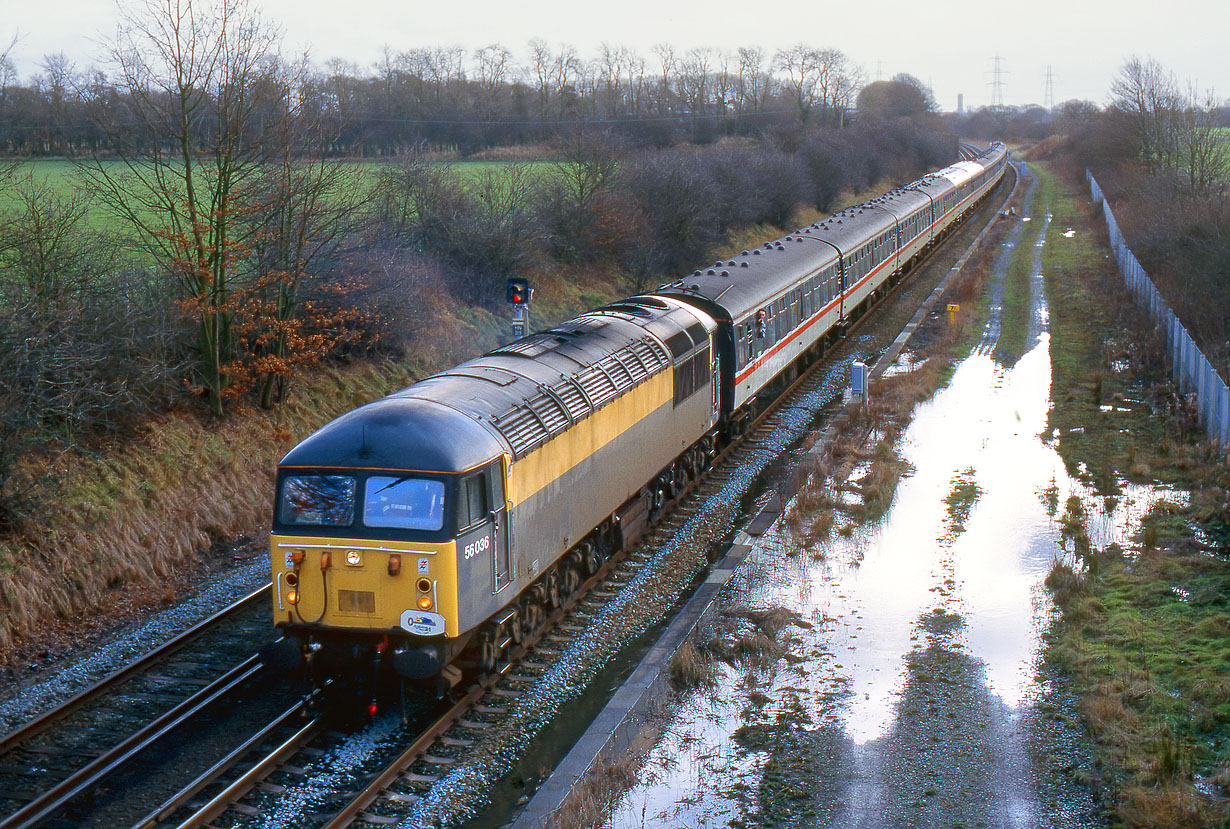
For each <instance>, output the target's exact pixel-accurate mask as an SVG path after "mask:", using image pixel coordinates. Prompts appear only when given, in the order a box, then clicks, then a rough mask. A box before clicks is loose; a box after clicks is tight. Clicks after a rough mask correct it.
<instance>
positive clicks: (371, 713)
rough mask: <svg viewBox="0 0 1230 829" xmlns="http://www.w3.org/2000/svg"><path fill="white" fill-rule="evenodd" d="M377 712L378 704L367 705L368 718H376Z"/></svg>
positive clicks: (370, 703)
mask: <svg viewBox="0 0 1230 829" xmlns="http://www.w3.org/2000/svg"><path fill="white" fill-rule="evenodd" d="M376 711H377V708H376V703H374V702H369V703H368V704H367V716H369V717H374V716H376Z"/></svg>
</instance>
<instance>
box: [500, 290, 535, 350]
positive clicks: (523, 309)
mask: <svg viewBox="0 0 1230 829" xmlns="http://www.w3.org/2000/svg"><path fill="white" fill-rule="evenodd" d="M533 293H534V291H533V290H532V289H531V288H530V281H529V280H528V279H521V278H519V277H514V278H513V279H509V280H508V281H507V282H505V283H504V297H505V299H507V300H508V304H509V305H511V306H512V333H513V338H514V339H516V338H518V337H524V336H525V335H526V334H528V333H529V330H530V310H529V308H530V297H531V296H533Z"/></svg>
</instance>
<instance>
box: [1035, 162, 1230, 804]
mask: <svg viewBox="0 0 1230 829" xmlns="http://www.w3.org/2000/svg"><path fill="white" fill-rule="evenodd" d="M1038 173H1039V175H1040V176H1041V177H1043V180H1044V181H1049V183H1050V184H1051V185H1052V187H1053V193H1054V195H1053V198H1052V201H1051V209H1052V212H1053V214H1054V217H1053V219H1052V222H1051V228H1050V231H1049V233H1048V238H1047V245H1046V248H1045V250H1044V254H1043V266H1044V272H1045V277H1046V285H1047V291H1048V295H1049V299H1050V308H1051V320H1050V324H1051V330H1052V336H1053V341H1054V347H1052V349H1051V360H1052V371H1053V386H1052V398H1053V401H1054V407H1053V408H1052V411H1051V416H1050V424H1051V427H1052V428H1053V429H1056V430H1058V433H1059V435H1060V440H1059V452H1060V454H1061V456H1062V457H1063V459H1064V462H1065V465H1066V466H1067V468H1068V470H1069V472H1070V473H1071V474H1073V475H1074V476H1078V477H1080V478H1082V479H1083V480H1085V481H1086V482H1087V483H1089V484H1090V485H1092V486H1093V487H1095V488H1096V490H1097V491H1098V492H1099V493H1100V494H1102V495H1103V496H1105V497H1121V496H1122V493H1123V489H1124V485H1125V484H1126V483H1128V482H1136V483H1142V484H1144V483H1149V484H1158V485H1161V486H1163V487H1170V488H1174V489H1177V490H1185V491H1187V492H1189V493H1190V503H1189V504H1188V505H1186V506H1180V505H1179V503H1178V502H1179V501H1182V500H1185V499H1182V498H1176V499H1175V500H1174V501H1167V500H1163V501H1160V502H1158V504H1157V505H1156V506H1155V507H1154V508H1153V510H1152V511H1151V512H1150V514H1149V515H1148V516H1146V518H1145V520H1144V522H1143V524H1142V527H1141V530H1140V532H1139V533H1138V535H1137V536H1136V538H1135V543H1134V544H1133V545H1132V549H1130V550H1127V551H1124V550H1121V549H1119V548H1118V547H1117V546H1113V545H1112V546H1111V547H1108V548H1107V549H1104V550H1099V549H1095V548H1093V547H1092V546H1091V545H1090V543H1089V540H1088V539H1089V535H1090V534H1089V533H1088V532H1087V531H1086V529H1085V527H1084V522H1085V521H1087V515H1086V513H1085V510H1083V508H1082V507H1081V505H1080V504H1079V503H1077V504H1072V503H1068V504H1067V508H1066V509H1065V511H1064V513H1063V515H1062V517H1061V519H1060V524H1061V529H1062V531H1063V535H1064V537H1065V539H1066V540H1069V541H1071V542H1072V546H1073V549H1074V551H1075V553H1076V558H1075V559H1073V560H1071V561H1068V560H1066V559H1065V560H1064V561H1062V562H1059V563H1057V564H1056V566H1055V567H1054V568H1053V569H1052V572H1051V574H1050V576H1049V578H1048V579H1047V585H1048V587H1049V588H1050V589H1051V591H1052V594H1053V595H1054V597H1055V599H1056V602H1057V603H1058V605H1059V607H1060V608H1061V610H1062V616H1061V618H1060V619H1059V621H1058V622H1057V624H1056V625H1055V626H1054V627H1053V628H1052V630H1051V632H1050V634H1049V635H1048V639H1047V659H1048V661H1050V662H1051V663H1052V664H1054V665H1057V666H1059V668H1060V669H1061V670H1063V671H1064V672H1065V673H1066V674H1068V675H1069V676H1070V677H1071V680H1072V682H1073V684H1074V686H1075V689H1076V691H1077V692H1078V693H1079V694H1080V696H1081V697H1082V698H1083V701H1084V713H1085V719H1086V725H1087V727H1088V730H1089V732H1090V734H1091V736H1092V737H1093V739H1094V751H1095V757H1094V760H1093V763H1092V765H1091V766H1090V767H1089V768H1087V769H1084V770H1083V773H1084V775H1085V776H1086V777H1087V779H1088V781H1089V782H1091V783H1092V784H1094V785H1095V788H1097V789H1099V790H1100V793H1101V795H1102V799H1103V801H1104V803H1105V805H1106V806H1107V808H1108V809H1109V810H1110V812H1111V814H1112V816H1113V819H1114V820H1115V821H1116V822H1118V823H1121V824H1124V825H1129V826H1157V827H1168V826H1174V827H1178V826H1226V825H1230V802H1228V801H1227V800H1226V799H1225V796H1226V794H1227V793H1228V792H1230V675H1228V674H1227V671H1226V666H1227V665H1230V568H1227V566H1226V554H1227V546H1226V543H1225V538H1226V524H1227V517H1228V516H1227V500H1226V491H1227V489H1228V488H1230V466H1227V463H1226V462H1225V461H1224V460H1221V461H1219V460H1217V459H1216V458H1215V456H1214V454H1213V452H1212V451H1211V449H1210V447H1209V446H1208V445H1207V444H1204V443H1202V442H1201V441H1200V440H1199V439H1198V438H1197V436H1196V435H1194V434H1193V433H1191V432H1190V430H1189V429H1188V428H1187V424H1185V422H1184V421H1183V417H1182V412H1181V411H1178V410H1173V409H1171V407H1170V406H1169V404H1168V401H1171V400H1173V399H1174V393H1173V390H1172V389H1171V388H1170V385H1169V382H1168V380H1167V378H1166V375H1165V373H1164V370H1165V367H1164V365H1163V362H1162V359H1161V354H1160V351H1159V350H1158V346H1157V343H1156V340H1155V339H1154V338H1153V334H1152V331H1151V326H1149V325H1148V323H1147V321H1146V320H1145V319H1143V318H1142V317H1141V315H1140V314H1139V313H1138V312H1137V311H1136V309H1135V308H1134V307H1132V306H1131V305H1130V304H1129V302H1128V301H1127V298H1126V294H1125V291H1124V289H1123V286H1122V281H1121V279H1120V277H1119V275H1118V273H1117V271H1116V270H1115V269H1114V265H1113V262H1112V261H1110V260H1109V258H1108V256H1107V254H1106V246H1105V238H1104V237H1105V233H1104V230H1102V229H1100V225H1099V223H1098V222H1097V219H1096V214H1095V212H1094V210H1093V208H1092V207H1091V206H1090V205H1089V204H1088V203H1087V201H1086V199H1085V198H1084V194H1083V191H1080V190H1078V189H1077V185H1075V184H1072V183H1068V182H1065V181H1062V180H1060V179H1058V178H1057V177H1056V176H1055V175H1054V174H1052V173H1051V172H1049V171H1048V170H1046V169H1045V168H1043V169H1039V170H1038ZM1078 500H1079V499H1078Z"/></svg>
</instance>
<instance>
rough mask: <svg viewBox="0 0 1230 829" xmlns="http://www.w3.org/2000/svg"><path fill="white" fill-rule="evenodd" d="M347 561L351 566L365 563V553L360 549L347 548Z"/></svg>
mask: <svg viewBox="0 0 1230 829" xmlns="http://www.w3.org/2000/svg"><path fill="white" fill-rule="evenodd" d="M346 563H347V564H349V565H350V566H351V567H358V566H359V565H360V564H362V563H363V554H362V553H360V552H359V551H358V550H347V551H346Z"/></svg>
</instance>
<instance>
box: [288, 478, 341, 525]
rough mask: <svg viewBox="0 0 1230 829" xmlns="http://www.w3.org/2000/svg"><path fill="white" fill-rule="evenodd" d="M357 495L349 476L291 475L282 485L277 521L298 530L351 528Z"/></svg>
mask: <svg viewBox="0 0 1230 829" xmlns="http://www.w3.org/2000/svg"><path fill="white" fill-rule="evenodd" d="M354 493H355V479H354V478H352V477H350V476H349V475H291V476H289V477H287V478H286V479H285V480H284V481H282V494H281V496H280V497H279V498H278V520H279V521H280V522H281V523H283V524H289V525H292V526H299V527H349V526H350V525H351V524H353V523H354Z"/></svg>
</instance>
